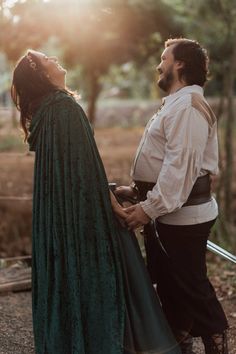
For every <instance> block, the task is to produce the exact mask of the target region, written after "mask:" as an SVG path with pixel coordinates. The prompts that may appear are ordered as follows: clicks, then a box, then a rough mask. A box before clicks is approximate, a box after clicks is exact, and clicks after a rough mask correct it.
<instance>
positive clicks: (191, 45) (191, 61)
mask: <svg viewBox="0 0 236 354" xmlns="http://www.w3.org/2000/svg"><path fill="white" fill-rule="evenodd" d="M171 45H174V47H173V51H172V53H173V56H174V60H177V61H181V62H183V63H184V66H183V68H181V69H179V78H180V79H181V78H183V79H184V80H185V81H186V83H187V84H188V85H199V86H204V84H205V82H206V81H207V74H208V63H209V58H208V55H207V51H206V50H205V49H204V48H202V47H201V46H200V44H199V43H198V42H197V41H195V40H191V39H186V38H173V39H172V38H170V39H168V40H167V41H166V42H165V48H167V47H169V46H171Z"/></svg>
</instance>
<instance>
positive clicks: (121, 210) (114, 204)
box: [110, 191, 128, 225]
mask: <svg viewBox="0 0 236 354" xmlns="http://www.w3.org/2000/svg"><path fill="white" fill-rule="evenodd" d="M110 198H111V205H112V209H113V211H114V213H115V214H116V216H117V217H118V219H119V220H120V219H121V220H124V219H126V218H127V215H128V214H127V213H126V212H125V210H124V208H123V207H122V206H121V205H120V204H119V203H118V201H117V200H116V198H115V196H114V194H113V193H112V192H111V191H110ZM122 225H123V223H122Z"/></svg>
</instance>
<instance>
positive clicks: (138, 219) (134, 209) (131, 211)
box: [124, 204, 151, 230]
mask: <svg viewBox="0 0 236 354" xmlns="http://www.w3.org/2000/svg"><path fill="white" fill-rule="evenodd" d="M124 211H125V212H126V213H128V216H127V217H126V218H125V223H126V224H127V226H128V229H129V230H135V229H137V228H138V227H139V226H142V225H145V224H148V223H149V221H150V220H151V219H150V217H149V216H148V215H147V214H146V213H145V212H144V211H143V208H142V207H141V205H140V204H135V205H132V206H130V207H128V208H125V209H124Z"/></svg>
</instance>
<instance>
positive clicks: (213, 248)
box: [207, 240, 236, 263]
mask: <svg viewBox="0 0 236 354" xmlns="http://www.w3.org/2000/svg"><path fill="white" fill-rule="evenodd" d="M207 249H208V250H209V251H211V252H213V253H215V254H217V255H218V256H220V257H222V258H224V259H227V260H228V261H231V262H233V263H236V256H234V255H233V254H232V253H230V252H228V251H226V250H225V249H224V248H222V247H220V246H218V245H216V244H215V243H214V242H212V241H209V240H208V241H207Z"/></svg>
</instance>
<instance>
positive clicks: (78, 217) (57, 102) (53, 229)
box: [28, 91, 180, 354]
mask: <svg viewBox="0 0 236 354" xmlns="http://www.w3.org/2000/svg"><path fill="white" fill-rule="evenodd" d="M28 142H29V145H30V150H31V151H35V174H34V199H33V231H32V247H33V249H32V297H33V305H32V306H33V326H34V337H35V351H36V353H37V354H124V353H127V354H128V353H130V354H131V353H136V354H140V353H142V354H149V353H155V354H156V353H158V354H159V353H169V354H179V353H180V351H179V348H178V347H177V345H176V343H175V340H174V338H173V336H172V333H171V331H170V329H169V327H168V325H167V323H166V320H165V318H164V315H163V313H162V310H161V306H160V304H159V301H158V300H157V297H156V294H155V292H154V290H153V288H152V285H151V282H150V280H149V277H148V274H147V271H146V269H145V265H144V262H143V260H142V256H141V253H140V250H139V247H138V245H137V241H136V238H135V237H134V235H133V234H130V233H129V232H128V231H127V230H126V229H124V228H122V226H120V224H119V223H118V222H117V221H116V218H115V217H114V215H113V212H112V208H111V203H110V196H109V189H108V182H107V178H106V175H105V171H104V167H103V164H102V161H101V159H100V156H99V153H98V150H97V147H96V143H95V141H94V137H93V132H92V130H91V127H90V124H89V122H88V120H87V117H86V115H85V113H84V112H83V110H82V108H81V107H80V105H79V104H78V103H77V102H76V100H75V99H74V98H73V97H72V96H70V95H69V94H67V93H65V92H62V91H56V92H54V93H52V94H50V95H49V96H48V97H47V98H46V99H44V101H43V102H42V104H41V106H40V107H39V109H38V110H37V112H36V114H35V115H34V116H33V119H32V122H31V126H30V136H29V139H28Z"/></svg>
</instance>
